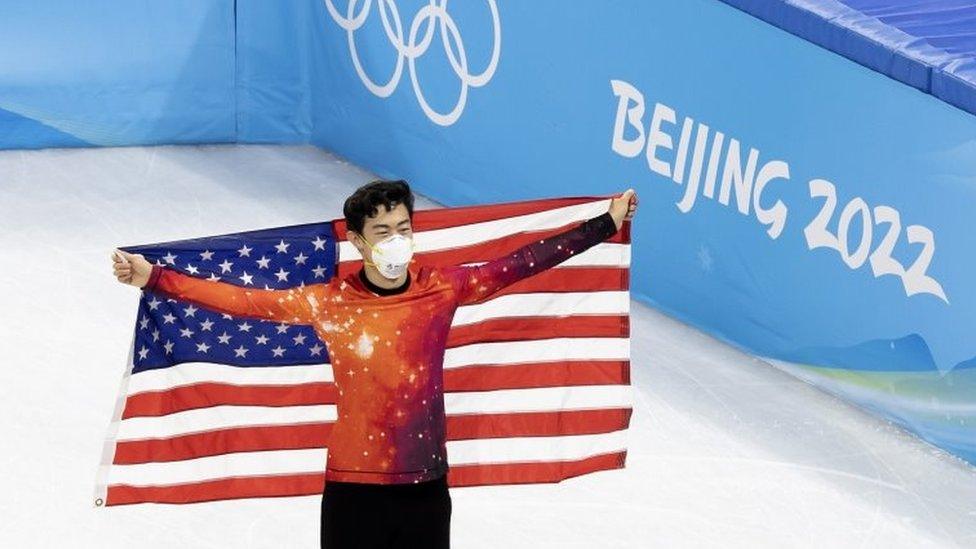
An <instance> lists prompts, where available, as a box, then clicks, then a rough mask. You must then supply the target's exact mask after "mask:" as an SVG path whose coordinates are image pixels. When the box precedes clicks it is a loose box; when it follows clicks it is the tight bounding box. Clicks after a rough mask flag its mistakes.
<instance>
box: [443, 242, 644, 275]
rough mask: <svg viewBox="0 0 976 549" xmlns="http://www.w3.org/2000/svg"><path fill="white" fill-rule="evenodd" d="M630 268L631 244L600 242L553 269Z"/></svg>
mask: <svg viewBox="0 0 976 549" xmlns="http://www.w3.org/2000/svg"><path fill="white" fill-rule="evenodd" d="M485 263H487V261H470V262H467V263H459V265H465V266H467V265H484V264H485ZM628 266H630V244H617V243H616V242H600V243H599V244H596V245H594V246H591V247H589V248H587V249H585V250H583V251H582V252H580V253H578V254H576V255H573V256H571V257H569V258H567V259H564V260H563V261H562V262H560V263H559V264H557V265H555V266H553V267H552V268H553V269H564V268H566V267H616V268H621V267H628Z"/></svg>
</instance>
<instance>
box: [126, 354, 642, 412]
mask: <svg viewBox="0 0 976 549" xmlns="http://www.w3.org/2000/svg"><path fill="white" fill-rule="evenodd" d="M198 364H199V363H198ZM227 368H235V367H234V366H227ZM306 368H307V369H312V368H315V369H319V368H321V369H328V365H319V364H316V365H312V366H308V367H306ZM328 370H331V369H328ZM326 374H327V375H329V376H330V377H331V374H330V371H327V372H326ZM628 383H630V362H629V361H626V360H566V361H557V362H538V363H527V364H515V365H506V366H503V367H500V366H496V365H485V366H468V367H464V368H457V369H453V370H448V371H446V372H445V373H444V390H445V391H447V392H455V391H490V390H495V389H516V388H530V387H556V386H562V385H611V384H628ZM336 391H337V390H336V386H335V384H334V383H331V382H310V383H299V384H297V385H237V384H230V383H220V382H212V383H207V382H202V383H196V384H193V385H184V386H180V387H174V388H173V389H169V390H163V391H153V392H144V393H140V394H138V395H135V396H132V397H130V398H129V402H128V404H127V405H126V408H125V412H124V413H123V415H122V419H128V418H133V417H144V416H162V415H166V414H172V413H176V412H181V411H184V410H193V409H197V408H206V407H208V406H220V405H237V406H256V405H263V406H304V405H311V404H335V402H336Z"/></svg>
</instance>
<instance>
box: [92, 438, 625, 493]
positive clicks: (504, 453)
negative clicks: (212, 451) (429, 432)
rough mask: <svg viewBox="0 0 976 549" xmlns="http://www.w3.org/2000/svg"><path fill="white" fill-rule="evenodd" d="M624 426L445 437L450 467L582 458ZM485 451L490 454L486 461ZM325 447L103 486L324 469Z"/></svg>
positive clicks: (148, 466) (168, 467)
mask: <svg viewBox="0 0 976 549" xmlns="http://www.w3.org/2000/svg"><path fill="white" fill-rule="evenodd" d="M626 433H627V431H626V429H621V430H617V431H610V432H607V433H596V434H584V435H568V436H548V437H510V438H489V439H468V440H454V441H448V443H447V453H448V458H449V460H450V463H451V466H452V467H453V466H455V465H458V466H461V465H465V464H481V465H483V464H487V463H520V462H529V461H532V462H541V461H563V460H575V459H583V458H586V457H589V456H593V455H599V454H605V453H610V452H615V451H620V450H624V449H625V446H626ZM486 456H491V459H490V460H486ZM326 460H327V450H326V449H325V448H304V449H294V450H269V451H256V452H236V453H227V454H220V455H215V456H206V457H200V458H194V459H186V460H180V461H168V462H160V463H155V462H153V463H139V464H133V465H115V466H113V467H112V470H111V471H110V472H109V479H108V481H109V485H113V484H127V485H133V486H162V485H170V484H187V483H193V482H203V481H212V480H217V479H221V478H229V477H239V476H248V475H249V474H250V475H253V474H254V472H255V471H261V473H262V474H274V475H281V474H298V473H309V472H317V471H322V470H324V465H325V463H326Z"/></svg>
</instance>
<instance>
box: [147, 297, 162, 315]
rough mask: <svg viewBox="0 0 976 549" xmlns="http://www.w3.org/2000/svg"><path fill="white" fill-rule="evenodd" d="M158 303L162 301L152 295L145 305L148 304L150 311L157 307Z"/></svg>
mask: <svg viewBox="0 0 976 549" xmlns="http://www.w3.org/2000/svg"><path fill="white" fill-rule="evenodd" d="M160 303H162V301H160V300H158V299H156V296H153V298H152V301H150V302H149V303H148V304H147V305H149V310H150V311H155V310H156V307H159V304H160Z"/></svg>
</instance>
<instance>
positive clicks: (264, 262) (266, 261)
mask: <svg viewBox="0 0 976 549" xmlns="http://www.w3.org/2000/svg"><path fill="white" fill-rule="evenodd" d="M257 263H258V268H259V269H267V268H268V264H269V263H271V260H270V259H268V258H267V257H264V256H263V255H262V256H261V259H259V260H258V261H257Z"/></svg>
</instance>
